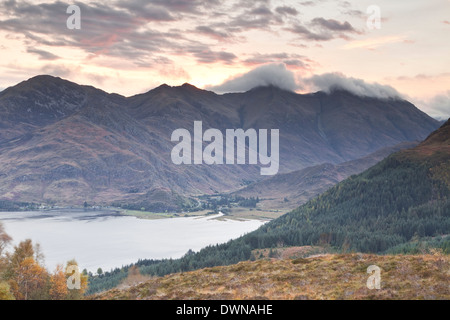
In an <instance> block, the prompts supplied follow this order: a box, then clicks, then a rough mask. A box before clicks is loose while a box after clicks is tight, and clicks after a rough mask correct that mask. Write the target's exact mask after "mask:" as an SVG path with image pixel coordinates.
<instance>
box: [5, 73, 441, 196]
mask: <svg viewBox="0 0 450 320" xmlns="http://www.w3.org/2000/svg"><path fill="white" fill-rule="evenodd" d="M335 100H336V101H338V102H336V103H337V105H331V102H330V101H335ZM371 110H372V111H374V110H376V113H374V114H372V113H371V112H372V111H371ZM369 111H370V112H369ZM336 112H338V113H339V114H340V121H343V124H344V122H345V125H343V126H342V128H343V129H342V130H339V127H338V126H337V125H336V123H335V120H333V119H334V118H335V117H337V115H336ZM355 119H358V121H355ZM199 120H201V121H202V122H203V128H204V130H206V129H208V128H217V129H220V130H222V131H223V130H225V129H237V128H244V129H249V128H254V129H257V130H258V129H279V130H280V172H289V171H293V170H300V169H303V168H306V167H310V166H313V165H318V164H323V163H331V164H338V163H341V162H344V161H348V160H353V159H357V158H361V157H363V156H366V155H367V154H369V153H371V152H374V151H376V150H378V149H380V148H382V147H387V146H393V145H396V144H398V143H401V142H404V141H407V140H417V139H423V138H425V136H426V135H428V134H429V133H430V132H431V131H432V130H434V129H435V128H436V127H437V125H438V123H437V121H435V120H433V119H431V118H430V117H428V116H427V115H425V114H424V113H422V112H420V111H419V110H418V109H417V108H415V107H414V106H413V105H411V104H409V103H408V102H406V101H401V100H376V99H368V98H361V97H356V96H353V95H351V94H348V93H345V94H344V93H342V92H333V93H331V94H329V95H327V94H324V93H316V94H310V95H299V94H295V93H292V92H288V91H284V90H281V89H278V88H275V87H265V88H255V89H253V90H251V91H249V92H246V93H239V94H226V95H216V94H214V93H212V92H208V91H205V90H200V89H198V88H195V87H194V86H191V85H189V84H184V85H183V86H180V87H169V86H167V85H162V86H160V87H158V88H156V89H153V90H151V91H149V92H147V93H144V94H141V95H137V96H133V97H128V98H125V97H122V96H119V95H116V94H108V93H106V92H103V91H101V90H98V89H95V88H93V87H89V86H80V85H77V84H75V83H72V82H69V81H66V80H62V79H59V78H54V77H50V76H38V77H34V78H32V79H30V80H28V81H25V82H23V83H20V84H18V85H17V86H15V87H12V88H8V89H6V90H4V91H3V92H2V93H1V94H0V138H1V139H0V200H13V201H31V202H39V203H40V202H49V203H57V204H82V203H83V202H84V201H88V202H89V203H97V204H110V203H112V202H116V201H125V202H132V201H134V199H142V198H145V197H146V195H147V194H148V193H149V192H150V193H151V192H152V190H155V189H157V190H167V192H168V195H170V194H171V193H172V192H175V193H177V194H180V195H182V196H190V195H198V194H204V193H210V194H212V193H215V192H230V191H234V190H236V189H239V188H241V187H242V186H243V185H245V184H246V183H248V182H249V181H250V182H254V181H258V180H261V176H260V170H259V167H258V166H254V165H251V166H250V165H216V166H210V165H182V166H176V165H174V164H173V163H172V161H171V150H172V148H173V147H174V145H175V143H173V142H171V141H170V139H171V134H172V132H173V131H174V130H175V129H179V128H184V129H187V130H189V131H191V132H192V131H193V123H194V121H199ZM406 125H408V126H409V129H408V130H404V129H400V130H394V129H393V127H396V128H397V127H398V128H404V127H405V126H406ZM365 128H371V129H370V130H369V131H367V130H366V129H365ZM355 137H357V138H355ZM347 140H348V141H351V143H350V144H351V147H349V146H348V144H349V143H348V142H347ZM149 198H152V197H149Z"/></svg>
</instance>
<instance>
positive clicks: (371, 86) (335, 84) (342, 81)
mask: <svg viewBox="0 0 450 320" xmlns="http://www.w3.org/2000/svg"><path fill="white" fill-rule="evenodd" d="M302 81H303V82H304V84H305V85H306V87H309V88H311V89H315V90H320V91H325V92H331V91H333V90H339V89H341V90H347V91H350V92H352V93H353V94H356V95H357V96H360V97H372V98H380V99H389V98H401V94H400V93H399V92H398V91H397V90H395V89H394V88H393V87H391V86H388V85H382V84H379V83H368V82H366V81H364V80H362V79H357V78H352V77H347V76H345V75H344V74H342V73H324V74H321V75H314V76H312V77H310V78H307V79H303V80H302Z"/></svg>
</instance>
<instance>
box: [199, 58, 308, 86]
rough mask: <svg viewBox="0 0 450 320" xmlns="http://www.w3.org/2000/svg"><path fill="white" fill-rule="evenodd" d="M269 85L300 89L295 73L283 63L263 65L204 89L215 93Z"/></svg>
mask: <svg viewBox="0 0 450 320" xmlns="http://www.w3.org/2000/svg"><path fill="white" fill-rule="evenodd" d="M270 85H272V86H276V87H278V88H281V89H285V90H290V91H295V90H298V89H300V86H299V84H298V82H297V81H296V80H295V74H294V73H293V72H292V71H289V70H288V69H287V68H286V66H285V65H284V64H268V65H263V66H260V67H257V68H255V69H253V70H251V71H250V72H248V73H245V74H243V75H239V76H237V77H234V78H231V79H229V80H227V81H225V82H224V83H222V84H220V85H218V86H209V87H206V89H208V90H211V91H214V92H217V93H226V92H244V91H248V90H250V89H253V88H255V87H260V86H270Z"/></svg>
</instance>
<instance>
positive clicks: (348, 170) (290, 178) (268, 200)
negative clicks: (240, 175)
mask: <svg viewBox="0 0 450 320" xmlns="http://www.w3.org/2000/svg"><path fill="white" fill-rule="evenodd" d="M416 145H417V143H416V142H405V143H401V144H398V145H396V146H393V147H387V148H383V149H381V150H378V151H376V152H374V153H371V154H370V155H368V156H365V157H363V158H361V159H356V160H351V161H347V162H344V163H341V164H331V163H324V164H321V165H317V166H312V167H308V168H305V169H302V170H297V171H293V172H289V173H280V174H278V175H276V176H273V177H269V178H267V179H264V180H262V181H258V182H255V183H253V184H251V185H249V186H247V187H245V188H243V189H241V190H238V191H236V192H233V193H232V195H236V196H241V197H245V198H250V197H259V199H262V200H261V202H260V204H259V205H258V207H260V208H264V209H281V208H286V209H291V210H292V209H295V208H297V207H299V206H300V205H302V204H304V203H306V202H307V201H308V200H310V199H312V198H314V197H315V196H317V195H319V194H321V193H323V192H325V191H326V190H328V189H329V188H331V187H332V186H334V185H335V184H337V183H339V182H341V181H342V180H345V179H346V178H348V177H350V176H351V175H354V174H358V173H361V172H363V171H364V170H366V169H368V168H370V167H371V166H373V165H375V164H377V163H378V162H380V161H381V160H383V159H384V158H386V157H387V156H389V155H390V154H392V153H394V152H397V151H399V150H402V149H408V148H412V147H414V146H416Z"/></svg>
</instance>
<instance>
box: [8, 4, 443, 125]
mask: <svg viewBox="0 0 450 320" xmlns="http://www.w3.org/2000/svg"><path fill="white" fill-rule="evenodd" d="M71 4H75V5H78V6H79V8H80V11H81V29H79V30H77V29H72V30H71V29H68V28H67V26H66V21H67V19H68V18H69V16H70V14H68V13H66V10H67V7H68V6H69V5H71ZM371 5H375V6H376V8H378V9H379V10H380V13H381V20H380V28H379V29H378V28H369V27H368V24H367V21H368V20H369V22H372V23H369V25H373V22H374V21H376V20H374V17H375V16H374V15H373V14H374V13H375V12H374V11H373V7H370V6H371ZM368 9H369V11H368ZM0 39H1V42H0V58H1V59H0V90H2V89H4V88H6V87H8V86H11V85H15V84H17V83H18V82H20V81H22V80H26V79H28V78H30V77H33V76H35V75H38V74H50V75H54V76H59V77H61V78H65V79H68V80H71V81H74V82H77V83H80V84H89V85H93V86H95V87H98V88H101V89H103V90H105V91H108V92H116V93H120V94H123V95H126V96H130V95H133V94H137V93H142V92H145V91H148V90H150V89H152V88H154V87H156V86H158V85H160V84H162V83H167V84H169V85H181V84H183V83H185V82H189V83H191V84H193V85H195V86H197V87H200V88H206V89H210V90H213V91H216V92H218V93H222V92H229V91H243V90H247V89H248V88H250V87H252V86H254V85H258V84H265V83H274V84H279V85H280V86H281V87H285V88H287V89H291V90H295V91H297V92H299V93H303V92H311V91H317V90H326V89H327V88H329V87H330V86H333V85H335V84H336V83H338V84H339V83H341V84H343V86H344V87H346V88H349V89H352V88H353V89H355V90H360V91H361V92H363V94H364V92H371V93H370V94H372V95H375V96H377V95H381V96H383V95H387V96H389V95H397V94H398V95H400V96H401V97H403V98H406V99H408V100H410V101H411V102H413V103H415V104H416V105H417V106H418V107H419V108H421V109H422V110H423V111H425V112H427V113H428V114H429V115H431V116H434V117H439V118H441V119H444V118H448V117H450V0H428V1H424V0H410V1H388V0H369V1H366V0H362V1H332V0H319V1H302V0H300V1H291V0H285V1H275V0H272V1H270V0H233V1H221V0H207V1H196V0H193V1H187V0H150V1H143V0H131V1H125V0H114V1H95V2H94V1H76V2H61V1H51V0H47V1H32V0H28V1H22V0H17V1H1V2H0Z"/></svg>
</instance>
